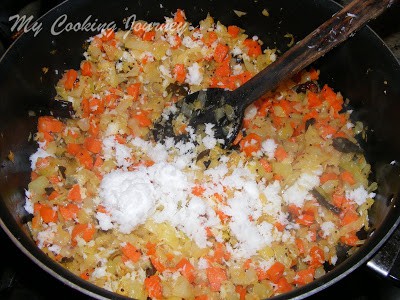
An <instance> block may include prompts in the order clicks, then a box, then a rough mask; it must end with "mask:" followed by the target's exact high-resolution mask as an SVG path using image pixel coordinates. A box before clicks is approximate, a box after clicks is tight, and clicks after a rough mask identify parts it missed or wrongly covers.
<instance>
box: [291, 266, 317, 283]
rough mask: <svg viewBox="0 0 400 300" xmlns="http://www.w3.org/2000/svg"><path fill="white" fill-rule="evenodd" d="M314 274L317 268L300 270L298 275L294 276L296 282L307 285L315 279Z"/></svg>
mask: <svg viewBox="0 0 400 300" xmlns="http://www.w3.org/2000/svg"><path fill="white" fill-rule="evenodd" d="M314 275H315V269H314V268H311V267H310V268H308V269H305V270H300V271H298V272H297V273H296V276H295V277H294V281H293V282H294V283H295V284H298V285H305V284H307V283H310V282H312V281H313V280H314Z"/></svg>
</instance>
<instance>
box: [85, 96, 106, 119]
mask: <svg viewBox="0 0 400 300" xmlns="http://www.w3.org/2000/svg"><path fill="white" fill-rule="evenodd" d="M89 109H90V112H92V113H93V114H96V115H99V114H102V113H103V112H104V109H105V107H104V101H103V100H102V99H99V98H95V97H93V98H91V99H89Z"/></svg>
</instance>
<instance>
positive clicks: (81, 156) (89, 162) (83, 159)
mask: <svg viewBox="0 0 400 300" xmlns="http://www.w3.org/2000/svg"><path fill="white" fill-rule="evenodd" d="M76 158H77V159H78V161H79V163H80V164H81V165H83V166H84V167H85V168H86V169H89V170H91V169H93V157H92V155H91V154H90V152H89V151H88V150H86V149H81V151H80V152H79V153H78V154H77V155H76Z"/></svg>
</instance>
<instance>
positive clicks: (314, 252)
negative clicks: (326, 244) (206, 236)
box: [310, 246, 325, 268]
mask: <svg viewBox="0 0 400 300" xmlns="http://www.w3.org/2000/svg"><path fill="white" fill-rule="evenodd" d="M310 256H311V261H310V266H311V267H314V268H318V267H319V266H321V265H322V264H323V263H324V261H325V255H324V251H323V250H322V249H321V248H319V247H318V246H313V247H312V248H311V249H310Z"/></svg>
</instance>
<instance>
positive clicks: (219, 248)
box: [213, 243, 229, 263]
mask: <svg viewBox="0 0 400 300" xmlns="http://www.w3.org/2000/svg"><path fill="white" fill-rule="evenodd" d="M228 258H229V252H227V251H226V248H225V245H224V244H223V243H216V244H215V248H214V256H213V259H214V260H215V261H216V262H218V263H222V261H223V259H225V260H227V259H228Z"/></svg>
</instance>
